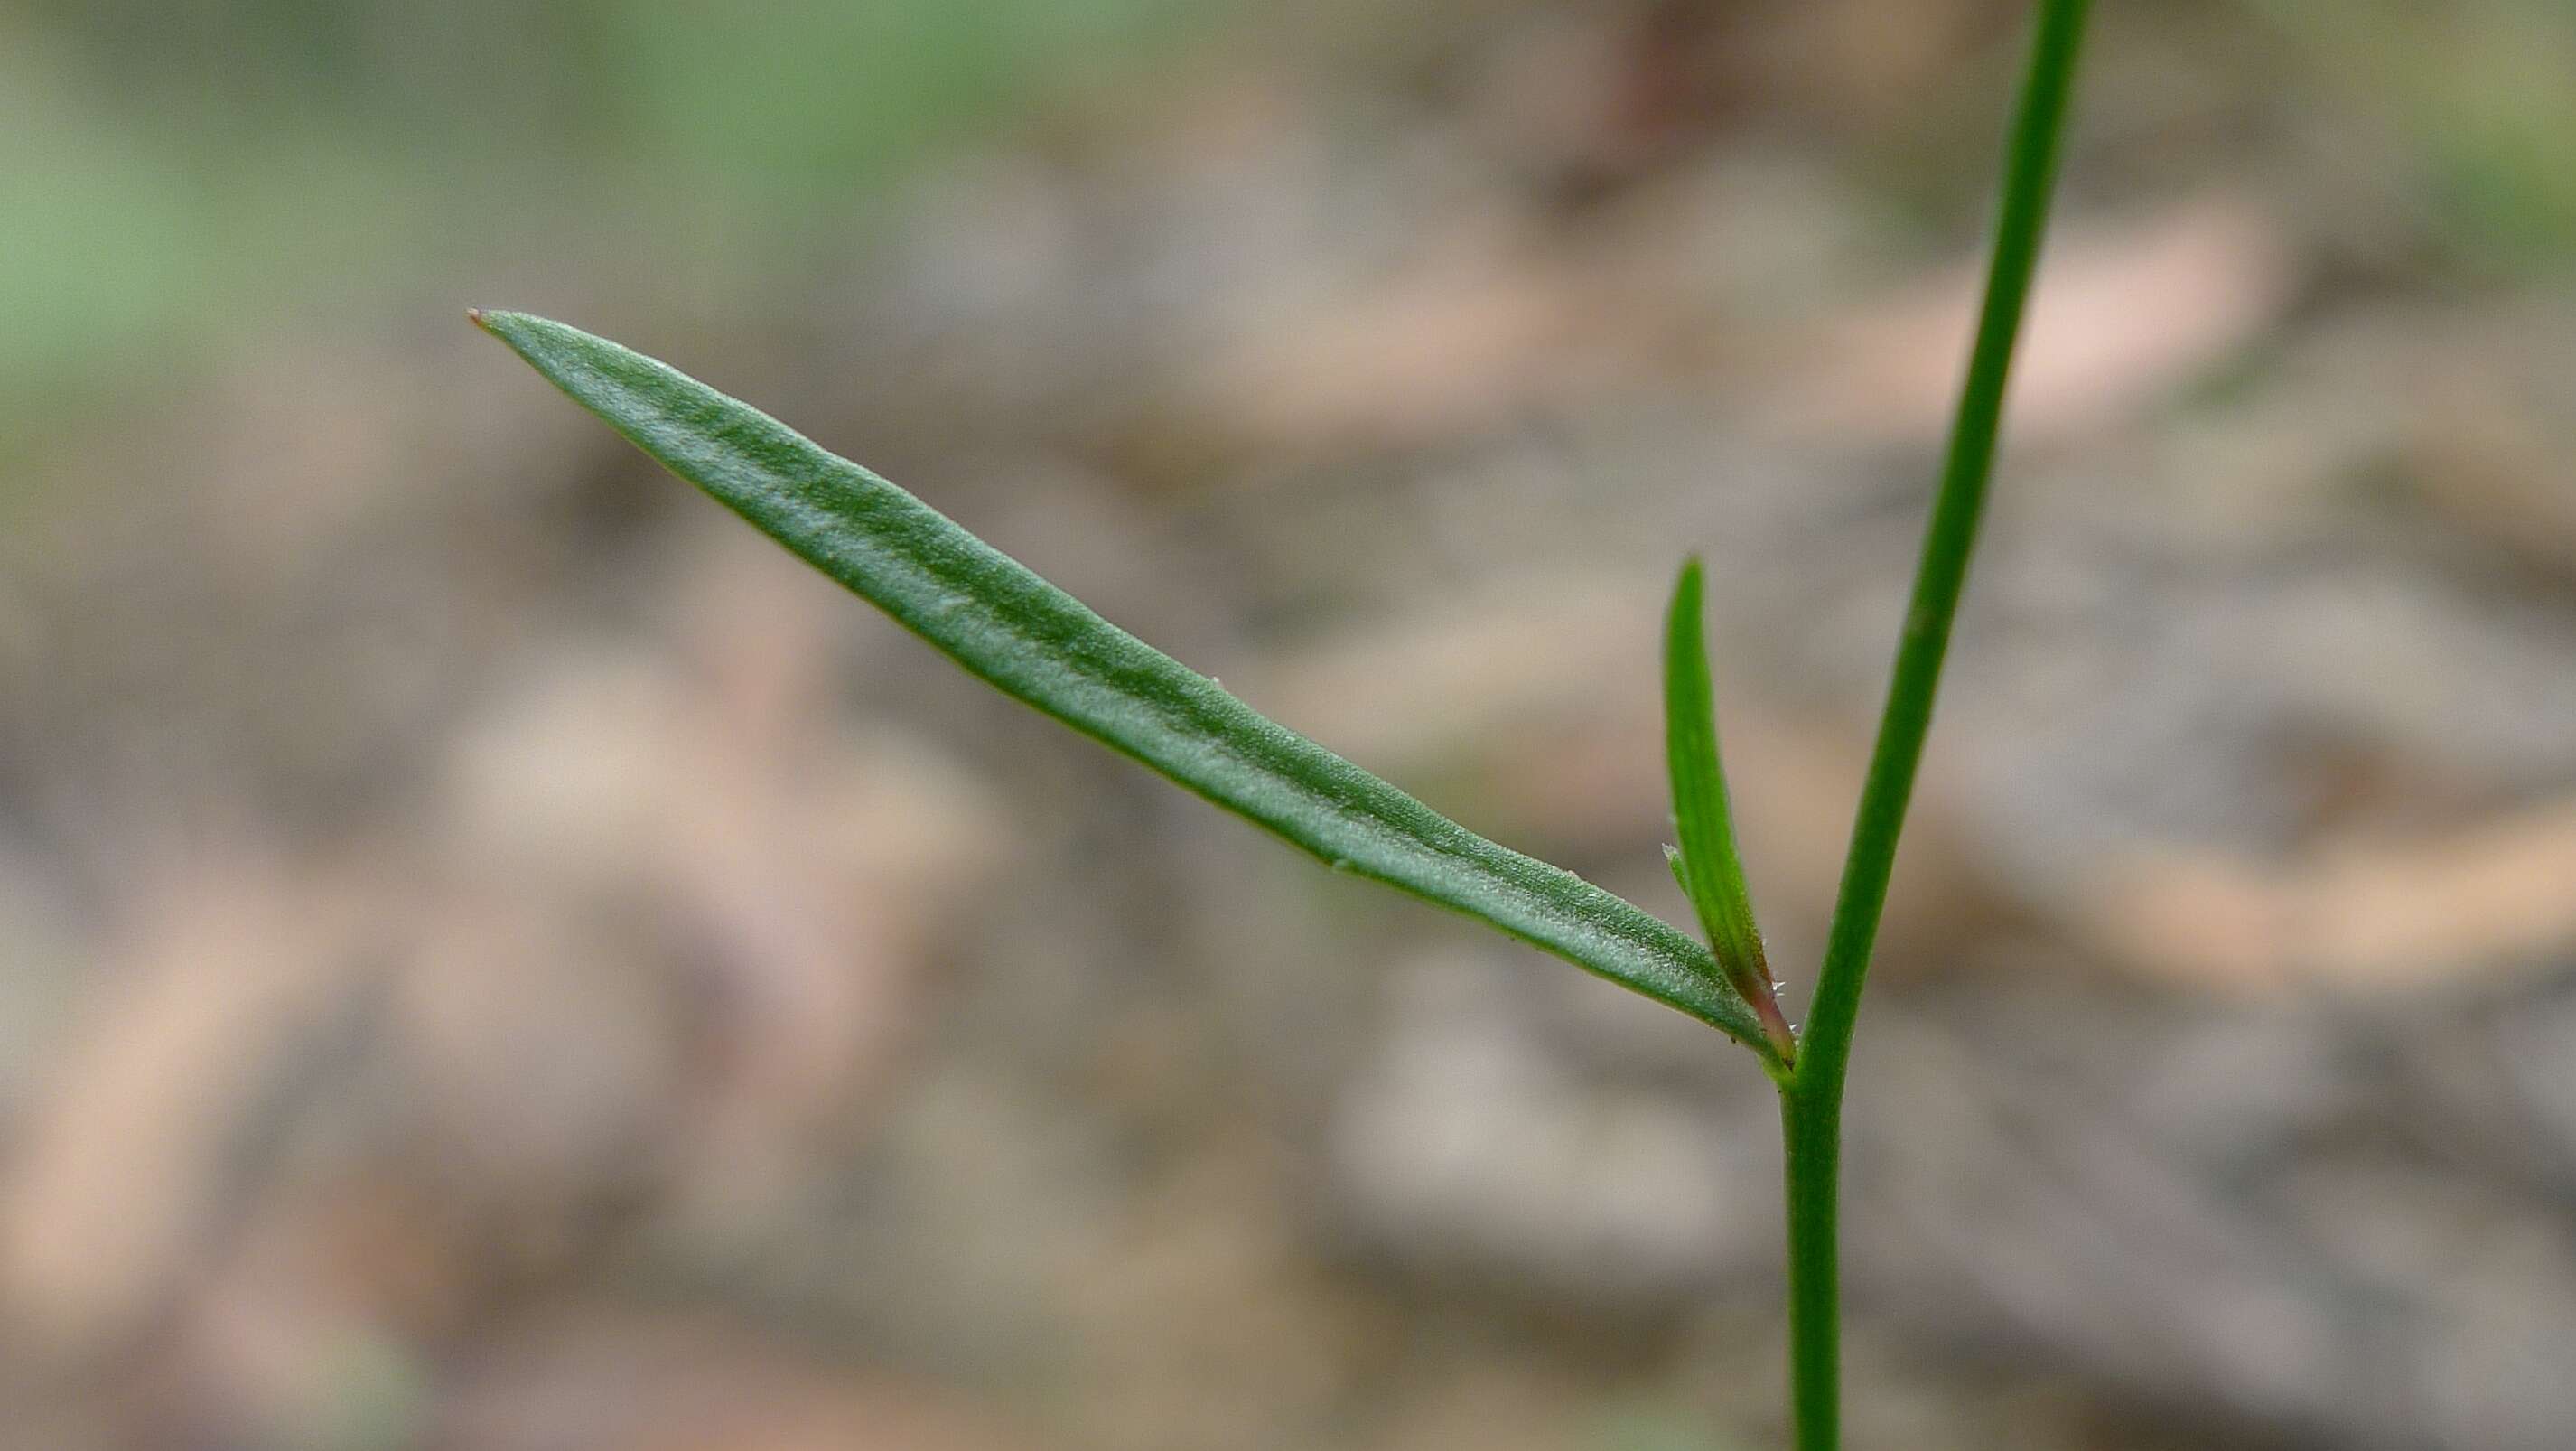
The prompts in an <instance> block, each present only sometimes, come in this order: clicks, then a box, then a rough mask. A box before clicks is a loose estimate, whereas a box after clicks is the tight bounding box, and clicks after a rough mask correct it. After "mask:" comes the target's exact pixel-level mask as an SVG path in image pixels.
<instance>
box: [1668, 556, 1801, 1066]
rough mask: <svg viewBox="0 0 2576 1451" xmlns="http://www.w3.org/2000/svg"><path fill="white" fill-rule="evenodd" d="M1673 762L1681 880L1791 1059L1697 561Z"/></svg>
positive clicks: (1736, 983) (1673, 679) (1679, 637)
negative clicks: (1730, 770)
mask: <svg viewBox="0 0 2576 1451" xmlns="http://www.w3.org/2000/svg"><path fill="white" fill-rule="evenodd" d="M1664 761H1665V764H1666V766H1667V767H1669V768H1670V770H1671V773H1672V780H1673V825H1674V827H1675V828H1676V829H1677V830H1678V831H1679V832H1680V833H1681V838H1682V849H1681V853H1680V855H1678V856H1677V857H1676V858H1675V859H1674V862H1673V874H1674V876H1676V877H1678V878H1679V879H1680V881H1681V884H1682V892H1683V895H1685V896H1687V897H1689V898H1690V900H1691V905H1692V906H1693V907H1695V908H1697V909H1698V911H1699V920H1700V926H1701V927H1702V928H1703V929H1705V930H1706V931H1707V933H1708V941H1709V945H1710V946H1711V947H1713V948H1715V949H1716V950H1717V965H1718V968H1719V970H1720V971H1722V972H1723V973H1725V974H1726V980H1727V982H1728V984H1729V985H1730V986H1732V987H1733V988H1734V989H1735V991H1736V994H1737V996H1739V997H1741V998H1743V999H1744V1000H1745V1002H1746V1003H1748V1004H1750V1005H1751V1006H1752V1008H1753V1011H1754V1014H1755V1016H1756V1017H1758V1018H1759V1019H1760V1020H1761V1023H1762V1031H1763V1034H1764V1035H1765V1036H1766V1037H1768V1038H1769V1039H1770V1040H1771V1045H1772V1046H1773V1047H1774V1048H1776V1049H1778V1050H1779V1052H1780V1055H1781V1056H1782V1057H1784V1058H1787V1057H1793V1056H1795V1054H1796V1052H1797V1035H1796V1034H1794V1033H1792V1032H1791V1031H1790V1030H1789V1020H1788V1019H1787V1018H1784V1017H1782V1016H1781V1015H1780V994H1779V989H1778V988H1777V987H1775V986H1774V985H1773V983H1772V981H1771V965H1770V963H1769V962H1768V961H1767V960H1765V958H1764V956H1763V953H1762V931H1761V929H1760V928H1759V927H1757V926H1755V925H1754V922H1753V896H1752V893H1751V892H1749V891H1747V890H1746V888H1745V885H1744V862H1743V860H1742V859H1741V858H1740V857H1739V856H1738V855H1737V854H1736V850H1735V817H1734V813H1733V812H1732V811H1730V810H1729V809H1728V806H1727V800H1726V767H1725V766H1724V764H1723V763H1722V762H1721V761H1720V759H1719V756H1718V745H1717V700H1716V692H1715V690H1714V689H1712V687H1711V686H1710V684H1709V678H1708V644H1707V641H1706V640H1705V638H1704V637H1703V636H1702V634H1701V627H1700V568H1699V560H1698V558H1697V557H1696V556H1694V557H1693V558H1691V559H1688V560H1685V561H1683V563H1682V572H1681V578H1680V579H1678V580H1676V581H1675V582H1674V584H1673V604H1672V610H1671V612H1670V613H1669V614H1668V615H1667V616H1666V617H1665V622H1664Z"/></svg>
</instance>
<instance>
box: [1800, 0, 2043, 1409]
mask: <svg viewBox="0 0 2576 1451" xmlns="http://www.w3.org/2000/svg"><path fill="white" fill-rule="evenodd" d="M2087 7H2088V0H2040V4H2039V15H2038V23H2037V30H2036V33H2035V35H2034V36H2033V38H2032V42H2031V53H2030V70H2029V73H2028V75H2027V76H2026V77H2025V78H2024V80H2023V82H2022V88H2021V97H2020V103H2019V106H2018V108H2017V110H2016V111H2015V114H2014V119H2013V125H2012V136H2011V140H2010V142H2009V144H2008V147H2007V150H2006V153H2005V161H2004V184H2003V197H2002V204H2001V211H2000V215H1999V217H1998V220H1997V222H1996V227H1995V246H1994V261H1993V266H1992V268H1991V270H1990V271H1989V272H1988V274H1987V278H1986V300H1985V308H1984V311H1983V313H1982V314H1981V315H1980V317H1979V319H1978V322H1977V339H1976V345H1975V348H1974V350H1973V351H1972V352H1971V353H1970V354H1969V359H1968V373H1967V379H1966V382H1965V384H1964V385H1963V386H1962V387H1961V389H1960V394H1959V412H1958V418H1957V421H1956V423H1955V424H1954V425H1953V427H1952V430H1951V434H1950V447H1949V452H1948V455H1947V457H1946V458H1945V460H1944V461H1943V464H1942V469H1941V482H1940V488H1939V490H1938V492H1937V493H1936V494H1935V496H1934V498H1933V502H1932V518H1931V522H1930V523H1929V524H1928V525H1927V526H1926V528H1925V530H1924V535H1923V555H1922V560H1921V563H1920V564H1919V565H1918V566H1917V567H1916V572H1915V576H1914V595H1913V600H1912V603H1911V604H1910V605H1909V606H1908V608H1907V610H1906V615H1905V630H1904V634H1903V636H1902V637H1901V639H1900V640H1899V642H1898V645H1897V651H1896V670H1895V675H1894V678H1893V679H1892V680H1891V681H1890V682H1889V685H1888V690H1887V708H1886V711H1885V713H1884V714H1883V715H1882V716H1881V717H1880V720H1879V728H1878V744H1877V747H1876V748H1875V749H1874V750H1873V751H1872V752H1871V754H1870V762H1869V777H1868V780H1867V781H1866V783H1865V784H1864V785H1863V786H1862V788H1861V797H1860V808H1859V811H1858V812H1857V813H1856V816H1855V819H1854V821H1853V823H1852V837H1851V849H1850V851H1849V853H1848V854H1847V855H1846V856H1845V857H1844V859H1843V879H1842V888H1841V892H1840V894H1839V895H1838V896H1837V897H1836V899H1835V903H1834V918H1833V926H1832V929H1831V932H1830V933H1829V935H1828V936H1827V939H1826V944H1825V959H1824V966H1823V969H1822V971H1820V972H1819V973H1818V975H1817V978H1816V995H1815V999H1814V1001H1813V1002H1812V1003H1811V1004H1810V1005H1809V1007H1808V1014H1807V1026H1806V1029H1805V1032H1804V1034H1803V1035H1802V1036H1801V1038H1800V1039H1799V1044H1798V1058H1797V1065H1796V1068H1795V1069H1794V1071H1793V1072H1792V1073H1791V1074H1790V1075H1789V1079H1788V1082H1787V1084H1786V1085H1785V1086H1784V1087H1783V1088H1782V1089H1781V1107H1780V1122H1781V1134H1782V1143H1783V1148H1784V1151H1785V1153H1786V1156H1787V1161H1788V1171H1787V1175H1786V1179H1787V1190H1788V1227H1789V1342H1790V1349H1789V1375H1790V1404H1791V1407H1792V1413H1793V1414H1794V1416H1795V1418H1796V1424H1797V1447H1798V1451H1839V1448H1840V1446H1841V1444H1842V1427H1841V1421H1842V1407H1841V1394H1842V1392H1841V1358H1842V1349H1841V1340H1842V1331H1841V1316H1840V1311H1839V1307H1838V1300H1837V1297H1838V1295H1839V1293H1840V1286H1839V1280H1840V1269H1839V1247H1838V1238H1837V1226H1836V1203H1837V1198H1838V1194H1839V1185H1838V1180H1839V1178H1840V1165H1841V1155H1842V1104H1843V1080H1844V1076H1845V1073H1846V1071H1847V1070H1848V1068H1849V1067H1850V1063H1851V1044H1852V1031H1853V1028H1854V1026H1855V1025H1856V1024H1857V1022H1858V1020H1859V1016H1860V996H1861V987H1862V985H1863V983H1864V982H1865V981H1866V980H1867V978H1868V975H1869V960H1870V952H1871V949H1872V946H1873V945H1874V944H1875V943H1876V941H1877V938H1878V923H1879V917H1880V914H1881V912H1882V911H1883V909H1884V908H1885V906H1886V903H1887V882H1888V875H1889V873H1890V872H1891V871H1892V870H1893V869H1894V865H1895V861H1896V843H1897V837H1898V835H1899V834H1900V833H1901V831H1902V830H1903V828H1904V825H1905V810H1906V805H1907V803H1908V801H1909V800H1910V799H1911V798H1912V796H1913V792H1914V776H1915V769H1916V767H1917V766H1918V765H1919V764H1920V763H1921V762H1922V759H1923V741H1924V737H1925V736H1926V735H1927V734H1928V733H1929V731H1930V729H1931V725H1932V703H1933V698H1934V696H1935V694H1936V693H1937V692H1938V690H1939V688H1940V683H1941V664H1942V660H1943V658H1944V657H1945V656H1946V655H1947V654H1948V652H1949V645H1950V625H1951V621H1952V620H1953V619H1954V618H1955V617H1956V616H1957V614H1958V609H1959V591H1960V589H1961V587H1962V586H1963V585H1964V584H1965V583H1966V581H1967V575H1968V559H1969V555H1970V554H1971V553H1972V552H1973V551H1974V549H1975V546H1976V541H1977V525H1978V521H1979V519H1980V518H1981V517H1982V516H1983V514H1984V512H1985V502H1986V485H1987V481H1988V480H1989V479H1990V478H1991V477H1992V475H1993V473H1994V462H1995V438H1996V434H1997V432H1998V430H1999V428H2000V426H2001V423H2002V419H2003V407H2004V387H2005V383H2006V381H2007V379H2008V377H2009V375H2010V373H2011V370H2012V354H2013V343H2014V340H2015V338H2016V337H2017V336H2018V335H2019V333H2020V331H2021V319H2022V311H2023V305H2024V304H2025V303H2026V302H2027V301H2028V299H2029V296H2030V283H2031V275H2032V273H2033V272H2034V271H2035V270H2036V268H2037V265H2038V261H2039V246H2040V238H2041V235H2042V234H2043V233H2044V232H2045V231H2046V230H2047V225H2048V201H2049V192H2050V186H2051V182H2052V181H2053V180H2054V178H2055V175H2056V170H2057V156H2058V149H2059V140H2060V138H2061V136H2062V135H2063V133H2064V130H2065V123H2066V109H2067V98H2068V94H2069V92H2070V91H2071V90H2072V89H2073V86H2074V76H2075V57H2076V51H2077V48H2078V45H2079V42H2080V41H2081V39H2082V37H2083V31H2084V17H2085V11H2086V9H2087Z"/></svg>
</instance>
